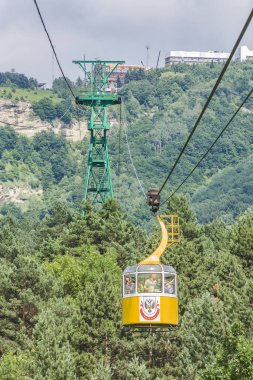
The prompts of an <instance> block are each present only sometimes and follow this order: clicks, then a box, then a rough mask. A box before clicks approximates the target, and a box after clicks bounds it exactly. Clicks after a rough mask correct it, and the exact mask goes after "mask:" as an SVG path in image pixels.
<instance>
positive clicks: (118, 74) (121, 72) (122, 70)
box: [107, 65, 145, 90]
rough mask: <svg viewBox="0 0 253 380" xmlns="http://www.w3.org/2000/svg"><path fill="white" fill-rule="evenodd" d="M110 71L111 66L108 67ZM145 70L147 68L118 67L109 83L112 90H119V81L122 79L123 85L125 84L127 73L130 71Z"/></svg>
mask: <svg viewBox="0 0 253 380" xmlns="http://www.w3.org/2000/svg"><path fill="white" fill-rule="evenodd" d="M107 68H108V69H109V70H112V67H111V65H107ZM139 69H142V70H144V69H145V67H144V66H141V65H118V66H117V68H116V70H115V71H114V72H113V73H112V74H111V76H110V78H109V80H108V83H109V86H110V88H111V89H112V90H115V89H117V80H118V78H119V79H120V81H121V83H122V84H124V81H125V76H126V73H127V72H128V71H129V70H139Z"/></svg>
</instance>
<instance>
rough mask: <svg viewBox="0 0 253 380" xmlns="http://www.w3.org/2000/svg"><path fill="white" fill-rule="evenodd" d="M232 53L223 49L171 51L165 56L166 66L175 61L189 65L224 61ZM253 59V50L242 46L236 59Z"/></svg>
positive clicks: (241, 60)
mask: <svg viewBox="0 0 253 380" xmlns="http://www.w3.org/2000/svg"><path fill="white" fill-rule="evenodd" d="M229 54H230V53H226V52H223V51H222V52H221V51H206V52H201V51H182V50H180V51H169V52H168V53H167V54H166V56H165V66H166V65H172V64H174V63H187V64H189V65H192V64H194V63H195V64H197V63H210V62H213V63H223V62H225V61H226V60H227V59H228V57H229ZM249 59H253V51H252V50H249V49H248V47H247V46H241V47H240V48H239V49H238V50H237V52H236V54H235V56H234V61H240V62H243V61H246V60H249Z"/></svg>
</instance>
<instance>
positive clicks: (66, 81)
mask: <svg viewBox="0 0 253 380" xmlns="http://www.w3.org/2000/svg"><path fill="white" fill-rule="evenodd" d="M33 1H34V4H35V6H36V8H37V11H38V14H39V17H40V21H41V23H42V25H43V27H44V30H45V32H46V35H47V38H48V40H49V42H50V45H51V48H52V50H53V53H54V56H55V59H56V62H57V64H58V67H59V69H60V71H61V73H62V76H63V79H64V80H65V83H66V85H67V86H68V89H69V91H70V92H71V94H72V96H73V98H74V99H75V100H76V96H75V94H74V92H73V90H72V88H71V86H70V84H69V82H68V80H67V78H66V76H65V74H64V72H63V69H62V67H61V64H60V62H59V59H58V57H57V54H56V51H55V48H54V45H53V43H52V40H51V38H50V35H49V33H48V31H47V28H46V25H45V23H44V20H43V18H42V15H41V13H40V9H39V6H38V4H37V1H36V0H33Z"/></svg>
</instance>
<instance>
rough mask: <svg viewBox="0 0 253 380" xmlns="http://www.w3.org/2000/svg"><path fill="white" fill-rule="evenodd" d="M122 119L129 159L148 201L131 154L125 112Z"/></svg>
mask: <svg viewBox="0 0 253 380" xmlns="http://www.w3.org/2000/svg"><path fill="white" fill-rule="evenodd" d="M122 118H123V126H125V128H124V135H125V139H126V144H127V150H128V154H129V158H130V161H131V165H132V167H133V170H134V174H135V177H136V179H137V181H138V184H139V188H140V190H141V192H142V194H143V196H144V198H145V200H146V193H145V190H144V188H143V186H142V183H141V181H140V179H139V176H138V173H137V170H136V167H135V165H134V162H133V157H132V154H131V149H130V145H129V141H128V137H127V127H126V123H125V118H124V113H123V112H122Z"/></svg>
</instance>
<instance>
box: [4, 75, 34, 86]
mask: <svg viewBox="0 0 253 380" xmlns="http://www.w3.org/2000/svg"><path fill="white" fill-rule="evenodd" d="M6 84H13V85H16V86H17V87H19V88H30V87H34V86H35V85H37V81H36V80H35V79H33V78H29V79H28V78H27V77H26V76H25V75H24V74H19V73H12V72H6V73H0V86H5V85H6Z"/></svg>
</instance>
